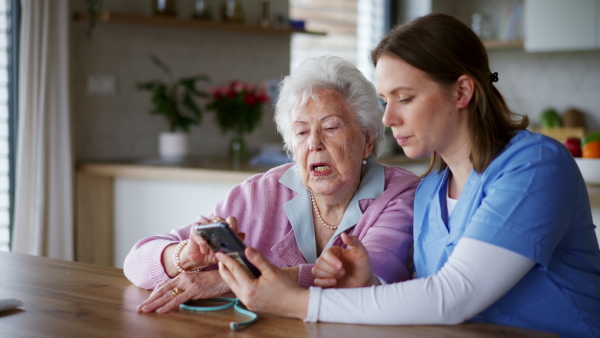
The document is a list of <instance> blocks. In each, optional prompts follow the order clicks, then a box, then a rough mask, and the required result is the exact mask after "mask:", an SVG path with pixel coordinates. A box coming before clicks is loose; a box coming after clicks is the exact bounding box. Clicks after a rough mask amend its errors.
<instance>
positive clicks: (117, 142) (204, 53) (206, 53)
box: [70, 0, 290, 161]
mask: <svg viewBox="0 0 600 338" xmlns="http://www.w3.org/2000/svg"><path fill="white" fill-rule="evenodd" d="M70 3H71V6H72V11H73V12H81V11H85V9H86V8H85V6H84V4H83V3H84V2H83V1H71V2H70ZM150 3H151V2H150V1H149V0H143V1H142V0H130V1H117V0H112V1H111V0H106V1H105V5H104V8H105V9H108V10H111V11H115V12H129V13H132V12H133V13H141V14H150V12H151V7H150ZM257 4H258V0H253V1H246V2H245V5H246V9H247V12H246V14H247V17H248V21H249V22H251V23H252V22H254V21H257V20H258V19H257V18H258V13H257V9H258V6H257ZM178 6H179V8H180V15H181V16H182V17H190V16H191V11H192V9H193V7H192V6H193V1H191V0H188V1H184V0H179V2H178ZM272 11H273V13H287V11H288V2H287V1H276V2H273V8H272ZM87 27H88V24H87V22H73V23H72V25H71V55H70V57H71V65H72V67H71V93H72V97H73V101H72V113H73V121H74V134H75V135H74V137H75V156H76V159H77V160H78V161H81V160H89V159H95V160H97V159H125V158H128V159H130V158H148V157H156V156H157V148H158V140H157V139H158V134H159V133H160V132H161V131H166V130H167V128H168V125H167V122H166V119H164V118H163V117H162V116H155V115H150V114H149V111H150V108H151V104H150V99H151V96H150V93H148V92H140V91H138V90H137V89H136V88H135V83H136V82H140V81H147V80H152V79H163V80H164V79H165V77H164V74H163V73H162V72H161V71H160V70H159V69H158V68H156V67H155V66H154V64H153V63H152V62H151V61H150V59H149V57H148V56H149V55H150V53H154V54H155V55H157V56H158V57H159V58H161V59H162V60H163V61H164V62H165V63H166V64H168V65H169V66H170V67H171V68H172V69H173V72H174V75H175V78H179V77H181V76H187V75H195V74H206V75H209V76H210V77H211V79H212V81H211V85H215V86H216V85H220V84H223V83H227V82H229V81H231V80H234V79H238V80H242V81H250V82H254V83H261V82H264V81H267V80H276V81H279V80H281V78H282V77H283V76H285V75H287V74H288V73H289V59H290V38H289V37H286V36H271V35H259V34H240V33H229V32H219V31H202V30H194V29H179V28H170V27H165V28H162V27H158V26H156V27H154V26H141V25H130V24H118V23H100V24H98V25H97V27H96V28H95V29H94V31H93V33H92V36H91V37H90V38H88V37H87V36H86V33H87ZM98 75H99V76H105V75H108V76H114V77H115V79H116V93H115V94H114V95H92V94H89V93H88V92H87V82H88V77H90V76H98ZM190 138H191V141H190V142H191V155H192V156H225V155H226V153H227V146H228V140H229V137H228V136H227V135H222V134H221V133H220V131H219V129H218V127H217V125H216V124H215V123H214V122H213V117H212V115H211V114H210V113H209V114H206V115H205V116H204V122H203V123H202V125H201V126H199V127H193V128H192V130H191V133H190ZM279 140H280V138H279V136H278V135H277V133H276V131H275V127H274V125H273V122H272V112H271V109H270V107H267V108H266V109H265V111H264V115H263V121H262V125H261V127H260V129H259V130H255V131H254V133H252V134H251V135H249V136H248V138H247V141H248V145H249V147H250V148H251V150H256V148H258V146H259V145H260V144H263V143H273V142H279Z"/></svg>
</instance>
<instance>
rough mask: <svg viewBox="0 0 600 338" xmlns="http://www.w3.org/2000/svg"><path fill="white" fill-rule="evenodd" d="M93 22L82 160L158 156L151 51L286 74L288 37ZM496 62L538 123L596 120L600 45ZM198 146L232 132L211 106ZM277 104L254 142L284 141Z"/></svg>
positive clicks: (250, 75)
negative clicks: (109, 91) (546, 112)
mask: <svg viewBox="0 0 600 338" xmlns="http://www.w3.org/2000/svg"><path fill="white" fill-rule="evenodd" d="M86 29H87V25H86V24H85V23H74V24H73V25H72V29H71V48H72V52H71V64H72V68H71V78H72V83H71V85H72V90H71V93H72V97H73V101H72V111H73V121H74V126H75V127H74V131H75V151H76V159H77V160H86V159H118V158H122V159H125V158H147V157H156V156H157V148H158V134H159V133H160V132H161V131H165V130H166V129H167V123H166V120H165V119H164V118H163V117H162V116H155V115H150V114H149V110H150V107H151V105H150V94H149V93H148V92H140V91H138V90H136V89H135V83H136V82H138V81H146V80H150V79H154V78H163V79H164V77H163V76H164V74H162V72H161V71H160V70H159V69H157V68H156V67H155V66H154V64H153V63H152V62H151V61H150V59H149V57H148V55H149V54H150V53H155V54H156V55H157V56H159V57H160V58H161V59H162V60H164V61H165V62H166V63H167V64H168V65H170V66H171V68H172V69H173V71H174V74H175V76H176V77H180V76H184V75H191V74H207V75H209V76H210V77H211V78H212V82H211V84H212V85H219V84H222V83H225V82H228V81H230V80H233V79H240V80H244V81H251V82H263V81H265V80H280V79H281V78H282V77H283V76H285V75H286V74H287V73H288V72H289V55H290V51H289V38H288V37H277V36H269V35H256V34H239V33H228V32H218V31H200V30H187V29H175V28H160V27H148V26H135V25H126V24H105V25H100V26H98V27H97V28H96V29H95V30H94V32H93V35H92V37H91V38H87V37H86ZM490 59H491V63H492V70H493V71H496V72H498V73H499V78H500V81H499V82H498V83H497V86H498V88H499V89H500V91H501V92H502V93H503V94H504V95H505V97H506V99H507V101H508V103H509V105H510V107H511V108H512V109H513V110H514V111H516V112H519V113H524V114H527V115H529V116H530V120H531V122H532V124H537V123H538V121H539V114H540V113H541V111H542V110H543V109H545V108H547V107H554V108H556V109H557V110H558V111H563V110H565V109H566V108H569V107H574V108H577V109H580V110H581V111H583V112H584V113H585V118H586V123H587V126H588V128H590V129H594V130H600V52H570V53H543V54H527V53H525V52H523V51H518V50H510V51H492V52H491V53H490ZM95 75H100V76H104V75H108V76H113V77H114V78H115V79H116V85H117V87H116V93H115V94H114V95H92V94H88V93H87V80H88V77H89V76H95ZM190 136H191V153H192V155H193V156H201V155H203V156H225V154H226V151H227V145H228V140H229V137H228V136H227V135H222V134H221V133H220V131H219V129H218V127H217V126H216V124H215V123H214V122H213V116H212V113H208V114H206V115H205V116H204V121H203V123H202V125H201V126H199V127H193V128H192V130H191V134H190ZM278 141H279V136H278V135H277V134H276V131H275V127H274V125H273V122H272V112H271V111H270V110H266V111H265V114H264V118H263V123H262V126H261V128H260V129H259V130H255V131H254V133H252V134H251V135H249V137H248V143H249V146H250V147H251V148H254V149H257V148H258V147H259V146H260V145H261V144H264V143H273V142H278Z"/></svg>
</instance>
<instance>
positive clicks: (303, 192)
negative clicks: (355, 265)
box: [279, 159, 385, 264]
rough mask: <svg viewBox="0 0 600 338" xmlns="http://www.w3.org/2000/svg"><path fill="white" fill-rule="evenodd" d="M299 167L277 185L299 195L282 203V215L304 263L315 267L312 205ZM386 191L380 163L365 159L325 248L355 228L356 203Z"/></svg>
mask: <svg viewBox="0 0 600 338" xmlns="http://www.w3.org/2000/svg"><path fill="white" fill-rule="evenodd" d="M297 168H298V165H297V164H295V165H293V166H292V167H290V168H289V169H288V170H287V171H286V172H285V173H284V174H283V176H282V177H281V178H280V179H279V183H281V184H283V185H285V186H286V187H288V188H290V189H291V190H293V191H294V192H296V193H298V195H296V197H294V198H292V199H291V200H289V201H287V202H286V203H285V206H284V207H285V212H286V214H287V217H288V219H289V221H290V224H291V225H292V229H294V235H295V236H296V242H297V243H298V247H299V248H300V251H302V254H303V255H304V258H306V262H307V263H309V264H314V263H315V262H316V261H317V246H316V242H315V232H314V225H313V219H312V204H311V201H310V192H309V191H308V189H307V188H306V187H305V186H304V183H302V180H301V179H300V175H299V174H298V170H297ZM384 188H385V172H384V168H383V166H382V165H381V164H379V163H377V161H375V160H372V159H368V160H367V164H365V165H364V166H363V168H362V173H361V180H360V184H359V186H358V190H357V191H356V194H354V197H353V198H352V200H351V201H350V204H349V205H348V208H347V209H346V212H345V213H344V216H343V218H342V221H341V222H340V226H339V227H338V228H337V230H336V231H335V234H334V235H333V236H332V237H331V239H330V240H329V242H328V243H327V245H326V246H325V247H329V246H331V244H332V243H333V240H334V239H335V238H336V237H337V236H338V235H339V234H340V233H342V232H344V231H346V230H348V229H349V228H351V227H353V226H355V225H356V224H357V223H358V220H360V218H361V217H362V214H363V213H362V211H361V210H360V205H359V203H358V202H359V201H360V200H363V199H375V198H377V196H379V195H381V193H383V190H384Z"/></svg>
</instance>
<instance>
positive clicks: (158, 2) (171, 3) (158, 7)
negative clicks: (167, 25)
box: [152, 0, 177, 16]
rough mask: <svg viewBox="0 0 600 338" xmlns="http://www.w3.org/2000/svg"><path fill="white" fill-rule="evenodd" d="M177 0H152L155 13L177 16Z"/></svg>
mask: <svg viewBox="0 0 600 338" xmlns="http://www.w3.org/2000/svg"><path fill="white" fill-rule="evenodd" d="M175 6H176V5H175V0H152V12H153V13H154V15H164V16H176V15H177V10H176V8H175Z"/></svg>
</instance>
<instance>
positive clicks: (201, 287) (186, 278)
mask: <svg viewBox="0 0 600 338" xmlns="http://www.w3.org/2000/svg"><path fill="white" fill-rule="evenodd" d="M174 288H179V289H180V290H182V291H183V292H181V293H180V294H178V295H173V293H172V292H171V291H172V290H173V289H174ZM228 291H229V288H228V287H227V284H225V282H224V281H223V279H221V276H220V275H219V271H217V270H213V271H203V272H199V273H181V274H179V275H178V276H177V277H175V278H173V279H171V280H168V281H165V282H163V283H161V284H159V285H158V286H157V287H156V288H155V289H154V291H152V294H150V297H148V299H146V300H145V301H144V302H143V303H142V304H140V305H138V307H137V310H138V311H139V312H152V311H156V312H158V313H165V312H169V311H172V310H175V309H177V308H178V307H179V304H183V303H185V302H187V301H188V300H191V299H194V300H196V299H207V298H212V297H218V296H221V295H223V294H224V293H226V292H228Z"/></svg>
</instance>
